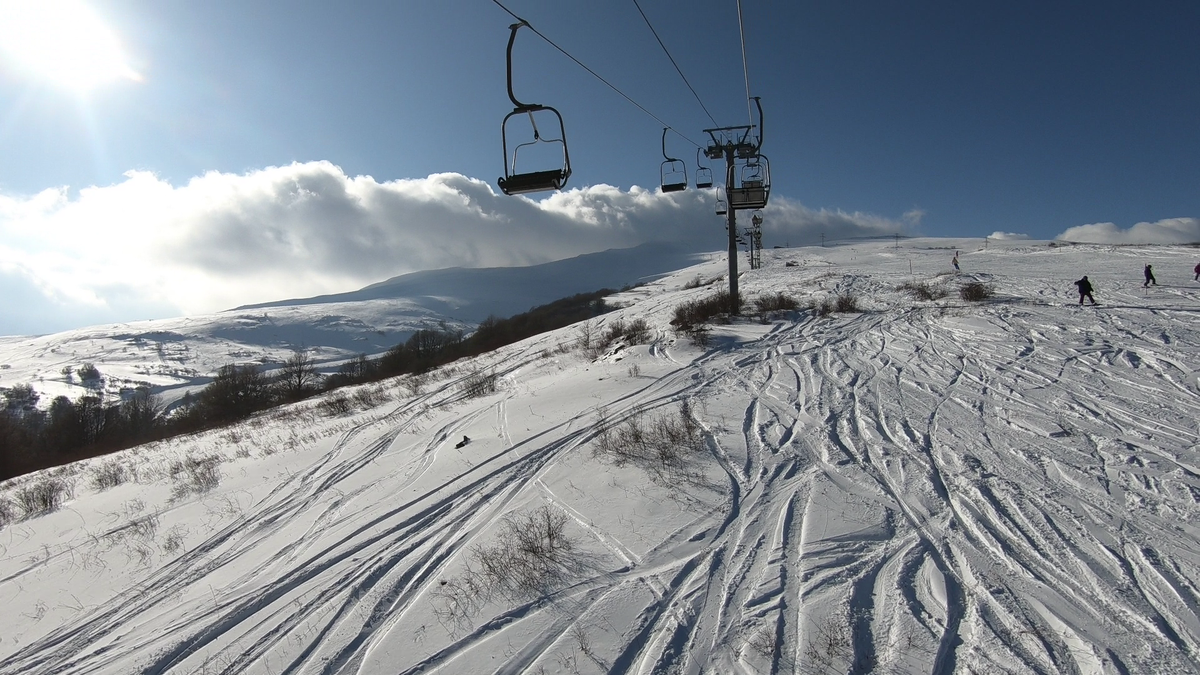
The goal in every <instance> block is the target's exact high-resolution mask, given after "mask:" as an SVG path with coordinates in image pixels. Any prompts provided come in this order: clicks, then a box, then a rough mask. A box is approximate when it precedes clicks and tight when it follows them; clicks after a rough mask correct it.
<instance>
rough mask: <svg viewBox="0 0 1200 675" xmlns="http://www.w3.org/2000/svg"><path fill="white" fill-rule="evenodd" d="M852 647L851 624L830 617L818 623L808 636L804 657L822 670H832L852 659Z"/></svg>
mask: <svg viewBox="0 0 1200 675" xmlns="http://www.w3.org/2000/svg"><path fill="white" fill-rule="evenodd" d="M851 646H852V644H851V635H850V625H849V623H848V622H847V621H846V620H844V619H842V620H839V619H838V618H837V617H833V616H830V617H826V618H825V619H824V620H823V621H821V622H820V623H818V624H817V625H816V627H815V629H814V630H813V632H812V633H811V634H810V635H809V636H808V641H807V644H806V646H805V648H804V655H805V656H807V657H808V658H809V659H810V660H811V661H813V663H816V664H820V666H821V668H823V669H825V670H831V669H833V668H834V666H835V664H837V663H840V662H841V661H848V660H849V659H850V656H851Z"/></svg>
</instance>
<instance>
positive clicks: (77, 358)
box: [0, 244, 703, 405]
mask: <svg viewBox="0 0 1200 675" xmlns="http://www.w3.org/2000/svg"><path fill="white" fill-rule="evenodd" d="M702 257H703V256H698V255H696V254H693V253H688V252H686V251H683V250H681V249H679V248H676V247H672V246H668V245H649V244H648V245H644V246H639V247H636V248H631V249H613V250H609V251H602V252H599V253H592V254H588V255H582V256H577V257H574V258H569V259H566V260H559V261H555V262H551V263H545V264H541V265H532V266H529V267H498V268H481V269H465V268H452V269H443V270H431V271H425V272H415V273H413V274H407V275H404V276H400V277H395V278H393V279H389V280H387V281H384V282H381V283H378V284H373V285H371V286H367V287H366V288H363V289H361V290H358V291H354V292H351V293H341V294H337V295H326V296H319V297H315V298H301V299H293V300H283V301H279V302H272V303H265V304H260V305H247V306H244V307H238V308H236V309H233V310H229V311H226V312H219V313H217V314H211V315H206V316H199V317H185V318H178V319H160V320H153V321H138V322H130V323H122V324H110V325H103V326H95V327H90V328H84V329H79V330H71V331H64V332H62V333H55V334H52V335H44V336H38V337H0V387H11V386H13V385H15V384H31V385H32V386H33V387H34V389H36V390H37V391H38V393H39V394H41V396H42V404H43V405H49V402H50V401H51V400H52V399H53V398H54V397H55V396H60V395H62V396H67V397H68V398H71V399H75V398H78V397H79V396H80V395H82V394H84V393H91V392H94V391H96V390H103V391H104V392H105V393H107V394H108V395H110V396H113V397H115V396H117V395H119V394H120V392H121V390H122V389H126V390H132V389H137V388H138V387H146V388H148V389H149V390H150V391H151V392H152V393H154V394H157V395H159V396H161V397H162V398H163V400H164V401H165V402H167V403H170V402H172V401H174V400H176V399H178V398H180V397H182V396H183V395H184V393H185V392H187V391H192V390H196V389H199V388H201V387H203V386H204V385H206V384H208V382H209V381H210V379H211V376H212V375H213V374H214V373H215V372H216V371H217V369H218V368H220V367H221V366H223V365H226V364H228V363H250V362H257V363H260V364H262V365H263V366H264V367H266V368H268V369H270V368H272V367H275V366H277V365H278V364H280V363H282V362H283V361H284V360H286V359H287V358H288V357H289V356H290V355H291V353H292V351H293V350H294V349H305V350H308V351H309V354H310V356H311V358H312V359H313V361H314V363H316V364H317V365H318V367H321V368H322V369H324V370H330V371H332V370H334V369H336V366H337V365H338V364H339V363H341V362H343V361H345V360H346V359H349V358H353V357H354V356H357V355H358V354H366V355H368V356H378V355H379V354H382V353H383V352H385V351H387V350H388V349H389V348H391V347H393V346H394V345H396V344H399V343H402V342H404V341H405V340H407V339H408V337H409V336H410V335H412V333H413V332H415V331H417V330H420V329H422V328H433V327H437V326H438V325H439V324H440V323H441V322H445V323H446V325H447V326H449V327H451V328H463V329H466V330H469V329H471V328H473V327H474V326H475V325H476V324H478V323H479V322H480V321H482V320H484V319H485V318H487V317H488V315H496V316H499V317H508V316H512V315H514V314H518V313H520V312H524V311H526V310H528V309H530V308H531V307H534V306H537V305H541V304H545V303H547V302H551V301H553V300H557V299H559V298H562V297H565V296H568V295H573V294H575V293H584V292H590V291H596V290H599V289H602V288H622V287H624V286H627V285H632V284H636V283H641V282H643V281H646V280H648V279H650V278H655V277H658V276H661V275H662V274H663V273H666V272H670V271H673V270H676V269H678V268H680V267H684V266H686V265H689V264H691V262H692V261H694V260H695V259H697V258H702ZM85 363H91V364H93V365H95V366H96V367H97V368H98V369H99V370H100V372H101V374H102V375H104V383H103V385H102V386H98V385H96V384H95V383H85V382H82V381H81V380H80V379H79V378H78V377H76V376H74V375H69V374H67V373H64V372H63V369H64V368H66V367H70V368H71V369H72V370H78V369H79V368H80V367H81V366H82V365H83V364H85Z"/></svg>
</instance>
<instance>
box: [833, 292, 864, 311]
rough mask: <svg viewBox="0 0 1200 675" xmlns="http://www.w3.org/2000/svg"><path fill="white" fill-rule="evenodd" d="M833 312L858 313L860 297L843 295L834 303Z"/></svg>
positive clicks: (850, 294)
mask: <svg viewBox="0 0 1200 675" xmlns="http://www.w3.org/2000/svg"><path fill="white" fill-rule="evenodd" d="M833 311H835V312H842V313H846V312H857V311H858V296H856V295H854V294H853V293H842V294H840V295H838V296H837V299H836V300H834V301H833Z"/></svg>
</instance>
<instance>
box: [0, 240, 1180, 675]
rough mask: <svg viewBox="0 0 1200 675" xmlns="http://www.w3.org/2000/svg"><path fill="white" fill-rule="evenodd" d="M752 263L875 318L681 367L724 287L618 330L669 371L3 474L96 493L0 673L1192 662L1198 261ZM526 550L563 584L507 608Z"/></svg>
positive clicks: (409, 400)
mask: <svg viewBox="0 0 1200 675" xmlns="http://www.w3.org/2000/svg"><path fill="white" fill-rule="evenodd" d="M956 248H957V250H959V251H961V255H960V256H959V259H960V262H961V264H962V268H963V272H962V274H961V275H959V276H954V275H952V274H950V273H949V272H950V259H951V257H952V256H953V255H954V252H955V249H956ZM764 253H765V258H766V265H765V267H764V268H763V269H761V270H756V271H746V272H745V273H744V275H743V276H742V279H741V285H742V291H743V294H744V295H746V296H747V297H749V298H750V299H753V298H754V297H756V296H759V295H763V294H767V293H775V292H777V291H782V292H785V293H788V294H790V295H793V296H795V297H796V298H797V299H799V300H800V301H801V303H807V302H808V301H810V300H817V301H819V300H822V299H826V298H831V297H833V296H835V295H837V294H839V293H853V294H855V295H856V296H857V298H858V301H859V306H860V309H861V310H862V311H860V312H858V313H853V314H833V315H830V316H827V317H823V318H821V317H816V316H814V315H813V313H811V312H808V311H799V312H792V313H787V314H784V315H781V316H777V317H774V318H771V319H769V320H768V321H767V322H765V323H760V322H759V321H757V320H754V319H751V318H747V319H744V320H740V321H738V322H736V323H734V324H732V325H727V326H717V327H715V328H714V330H713V334H712V340H711V343H710V344H709V346H708V347H707V348H704V349H701V348H698V347H695V346H692V345H691V344H689V343H688V342H687V341H686V340H683V339H677V338H676V337H675V336H674V334H673V333H672V331H671V330H670V327H669V325H668V321H669V320H670V318H671V312H672V309H673V308H674V307H675V306H677V305H678V304H680V303H681V302H683V301H685V300H689V299H696V298H701V297H705V296H707V295H709V294H711V293H712V292H713V291H714V290H715V289H717V288H719V287H720V286H721V283H722V282H718V283H717V284H715V285H711V286H700V287H694V288H686V286H689V285H693V284H691V283H689V282H693V281H694V280H696V279H700V280H704V281H707V280H712V279H715V278H717V277H718V276H720V275H721V274H722V273H723V272H724V270H725V263H724V262H723V261H719V260H717V261H714V262H709V263H705V264H702V265H699V266H697V267H693V268H688V269H685V270H681V271H680V272H678V273H676V274H675V275H673V276H669V277H666V278H665V279H662V280H660V281H658V282H655V283H653V284H650V285H648V286H644V287H640V288H637V289H634V290H632V291H628V292H626V293H623V294H621V295H619V296H617V297H616V298H615V300H617V301H619V302H621V303H624V304H626V305H627V306H626V307H625V308H624V309H622V310H620V311H618V312H615V313H613V314H609V315H606V316H604V317H602V318H601V319H598V320H597V321H596V322H594V327H595V328H597V329H602V328H603V327H604V325H605V324H608V323H610V322H613V321H616V320H625V321H629V320H632V319H637V318H642V319H645V320H646V321H647V322H648V323H649V324H650V326H651V328H652V329H653V332H654V338H653V341H652V342H651V343H650V344H646V345H637V346H629V347H623V348H614V349H612V350H610V351H609V352H607V353H605V354H602V355H599V356H598V357H597V358H595V359H592V358H588V357H586V356H585V355H584V353H583V352H582V351H581V350H580V349H578V348H576V347H574V345H575V344H576V341H577V339H578V337H579V335H580V333H581V331H580V328H579V327H572V328H567V329H563V330H561V331H557V332H554V333H549V334H545V335H542V336H539V337H536V338H532V339H530V340H527V341H525V342H522V343H519V344H516V345H513V346H511V347H508V348H505V349H503V350H501V351H499V352H497V353H495V354H491V355H487V356H485V357H481V358H479V359H477V360H474V361H472V362H469V363H459V364H456V365H455V366H454V367H451V368H447V369H443V370H442V371H439V372H437V373H434V374H432V375H431V376H430V377H429V378H427V379H425V380H424V381H418V380H414V379H412V378H404V379H399V380H393V381H388V382H385V383H383V384H382V385H370V386H364V387H360V388H357V389H353V390H348V392H347V396H348V399H347V400H348V402H349V405H350V407H351V408H352V410H351V411H350V412H340V413H335V412H334V410H333V408H334V407H335V406H333V405H332V404H331V403H332V402H328V403H327V402H323V401H322V400H312V401H307V402H303V403H301V404H298V405H295V406H291V407H289V408H284V409H280V410H278V411H274V412H271V413H269V414H266V415H264V416H261V417H258V418H255V419H252V420H250V421H247V422H245V423H243V424H240V425H238V426H236V427H232V428H229V429H224V430H220V431H215V432H211V433H206V434H201V435H197V436H193V437H187V438H180V439H176V440H172V441H168V442H163V443H158V444H154V445H150V446H145V447H141V448H137V449H134V450H130V451H128V452H125V453H121V454H119V455H115V456H112V457H109V458H101V459H97V460H93V461H91V462H87V463H81V464H78V465H74V466H71V467H67V468H65V469H60V470H55V471H48V472H43V473H40V474H35V475H33V476H29V477H25V478H23V479H17V480H15V481H10V482H8V483H6V484H5V485H4V486H3V488H2V489H0V493H2V494H4V495H5V496H6V497H7V498H8V499H10V500H11V499H15V498H16V496H17V494H18V491H19V490H20V489H22V488H25V487H28V486H30V485H32V484H34V483H35V482H38V481H46V480H49V479H50V478H51V477H52V476H54V475H57V477H58V479H59V480H65V481H69V482H72V483H73V497H72V498H71V499H70V500H69V501H68V502H67V503H66V504H65V505H64V506H62V508H60V509H59V510H58V511H56V512H53V513H49V514H46V515H42V516H39V517H35V518H29V519H25V520H21V521H18V522H12V523H9V524H8V525H7V526H5V527H4V528H3V529H0V603H2V604H3V606H4V608H5V611H4V612H3V613H0V672H4V673H122V674H126V673H165V672H171V673H263V674H266V673H272V674H274V673H371V674H385V673H386V674H395V673H414V672H445V673H483V672H488V673H575V672H579V673H659V672H682V673H702V672H703V673H729V672H745V673H793V672H795V673H866V672H880V673H893V672H894V673H908V672H928V673H997V672H1012V673H1056V672H1064V673H1194V672H1197V671H1200V524H1198V523H1200V452H1198V450H1200V446H1198V441H1197V438H1198V437H1200V429H1198V426H1197V420H1198V419H1200V388H1198V387H1200V385H1198V382H1197V371H1198V370H1200V363H1198V361H1200V283H1196V282H1193V280H1192V273H1191V268H1192V266H1194V265H1195V264H1196V262H1197V260H1200V249H1189V248H1183V247H1177V248H1171V247H1146V248H1136V247H1119V248H1112V247H1101V246H1048V245H1046V243H1044V242H1042V243H1037V242H1002V243H999V244H998V243H997V242H995V241H992V242H989V243H988V247H987V249H986V250H985V249H984V248H983V242H982V241H980V240H970V241H968V240H913V241H902V242H900V243H899V245H898V246H897V245H896V244H895V243H894V242H890V241H889V242H870V243H860V244H855V245H843V246H837V247H830V248H804V249H780V250H768V251H765V252H764ZM1147 262H1150V263H1153V264H1154V266H1155V270H1156V272H1157V276H1158V281H1159V284H1160V285H1159V286H1158V287H1152V288H1150V289H1143V288H1142V277H1141V270H1142V266H1143V265H1144V264H1145V263H1147ZM743 263H744V261H743ZM743 267H744V265H743ZM1083 274H1087V275H1089V277H1090V278H1091V279H1092V281H1093V284H1094V286H1095V288H1096V294H1095V295H1096V299H1097V300H1098V301H1099V302H1100V303H1101V305H1100V306H1099V307H1096V308H1093V307H1090V306H1089V307H1079V306H1078V305H1076V304H1075V303H1076V301H1077V297H1076V296H1075V295H1074V293H1073V291H1074V288H1073V286H1072V285H1071V282H1072V281H1073V280H1075V279H1077V278H1079V277H1080V276H1081V275H1083ZM968 280H980V281H984V282H986V283H989V284H991V285H993V287H994V289H995V292H996V295H995V296H994V297H993V298H991V299H990V300H988V301H985V302H981V303H970V302H966V301H964V300H961V299H960V298H959V297H958V295H957V288H958V286H959V285H960V284H961V283H963V282H965V281H968ZM913 282H915V283H921V282H924V283H928V284H930V285H932V286H934V287H937V286H943V285H944V286H945V287H946V288H947V289H949V290H950V291H951V292H950V294H949V295H947V296H946V297H944V298H941V299H936V300H917V299H915V298H914V297H913V296H912V295H911V294H910V293H908V292H907V291H904V290H901V289H900V288H899V287H900V285H901V284H905V283H913ZM618 347H619V346H618ZM491 374H495V375H496V376H497V378H496V383H497V390H496V391H495V392H494V393H484V395H482V396H473V395H472V394H473V393H478V392H472V391H471V385H477V384H478V383H479V382H480V381H481V379H483V380H485V381H486V376H487V375H491ZM7 380H8V378H7V377H6V381H7ZM354 394H357V395H354ZM681 403H686V404H687V406H686V413H687V415H688V419H689V420H691V422H692V423H694V424H695V425H698V429H699V434H700V438H701V441H702V443H701V448H700V449H699V450H698V452H696V453H694V454H691V455H687V456H686V457H685V465H684V466H683V467H682V468H678V467H677V470H675V471H672V472H669V473H668V474H667V480H658V481H655V480H652V479H651V478H652V475H653V474H652V473H651V472H650V471H648V470H647V469H648V466H647V465H645V464H643V463H639V462H636V461H634V462H630V463H626V464H623V465H620V466H618V465H617V464H616V463H614V461H613V459H612V457H611V456H606V455H603V454H600V455H599V456H598V455H597V450H599V449H600V448H601V447H602V446H605V445H606V439H607V440H608V441H610V442H609V443H608V445H611V440H612V438H613V435H612V432H611V431H610V434H609V435H607V436H606V435H604V434H602V433H601V432H602V430H603V429H609V430H619V429H628V428H629V425H630V424H631V420H632V421H633V422H634V423H636V424H639V425H641V427H642V428H643V429H644V430H653V429H654V428H656V424H659V423H662V424H665V423H667V422H668V421H671V420H675V421H679V420H681V419H682V418H681V416H680V415H681V413H680V405H681ZM464 436H466V437H469V438H470V442H469V443H467V444H465V445H461V447H456V446H457V445H459V444H460V442H461V441H462V440H463V437H464ZM188 458H191V460H192V461H191V462H190V463H189V462H188V461H186V460H187V459H188ZM206 458H213V459H211V460H206ZM173 464H175V465H176V468H177V469H178V470H177V471H175V472H174V476H172V465H173ZM117 466H120V467H123V468H124V470H125V472H126V473H127V474H128V476H129V478H130V480H128V481H126V482H124V483H122V484H120V485H116V486H115V487H109V488H106V489H100V488H98V487H97V485H96V483H95V481H96V479H97V478H103V477H104V476H108V477H110V478H111V477H112V476H114V475H116V474H117V473H118V470H117V469H116V468H115V467H117ZM188 466H190V467H192V468H193V469H194V470H193V471H188V470H187V468H186V467H188ZM197 467H200V469H199V470H195V469H196V468H197ZM204 467H208V469H204ZM218 479H219V480H218ZM109 482H115V481H111V480H110V481H109ZM218 482H219V484H216V483H218ZM214 484H215V485H214ZM10 504H11V502H10ZM531 517H536V518H544V521H538V520H536V518H535V519H534V520H532V521H531V520H530V518H531ZM530 522H544V523H546V524H547V525H546V527H545V530H546V531H551V530H552V531H553V532H552V536H551V537H550V538H551V539H553V540H554V541H555V542H556V545H557V548H556V549H554V550H555V551H557V553H555V554H554V555H548V556H547V559H549V560H551V561H552V563H553V564H550V565H548V566H546V567H545V568H544V569H542V568H538V567H536V566H534V568H533V572H534V573H535V574H537V573H539V572H540V576H539V577H536V579H535V581H537V583H535V584H534V585H533V586H526V587H525V589H526V590H525V591H523V592H522V591H515V590H513V587H509V586H503V585H501V586H496V585H492V586H489V585H488V584H489V583H492V582H495V581H496V579H498V578H500V579H503V578H505V577H503V576H500V577H497V576H496V574H494V573H492V572H489V568H488V567H487V565H488V564H489V563H495V562H496V561H497V560H500V562H502V563H503V562H506V561H507V562H509V563H511V561H509V559H507V558H504V555H503V553H504V552H505V551H511V550H513V549H514V548H515V547H517V545H518V543H519V542H518V541H517V539H520V537H519V536H518V535H520V534H521V533H522V532H526V531H527V529H528V528H526V530H522V527H523V524H524V525H528V524H529V523H530ZM555 525H557V526H559V527H558V528H557V529H556V528H555ZM504 535H508V537H509V538H508V539H507V540H502V538H503V536H504ZM515 564H516V565H517V567H520V566H521V563H519V562H518V563H515ZM501 567H503V565H501ZM528 567H529V566H528V565H526V568H525V569H518V570H517V572H529V571H530V569H529V568H528ZM501 571H503V570H501ZM510 571H511V570H510ZM529 588H534V589H535V590H534V591H529V590H528V589H529ZM505 591H507V592H505Z"/></svg>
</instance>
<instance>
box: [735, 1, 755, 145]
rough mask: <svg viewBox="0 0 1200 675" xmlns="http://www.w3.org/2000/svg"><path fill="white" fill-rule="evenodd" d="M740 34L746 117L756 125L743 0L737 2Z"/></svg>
mask: <svg viewBox="0 0 1200 675" xmlns="http://www.w3.org/2000/svg"><path fill="white" fill-rule="evenodd" d="M737 10H738V34H739V35H740V36H741V38H742V76H743V77H745V78H746V117H747V119H749V120H750V124H751V125H753V124H754V112H753V111H752V110H751V109H750V68H749V66H747V65H746V28H745V26H744V25H743V24H742V0H737Z"/></svg>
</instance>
